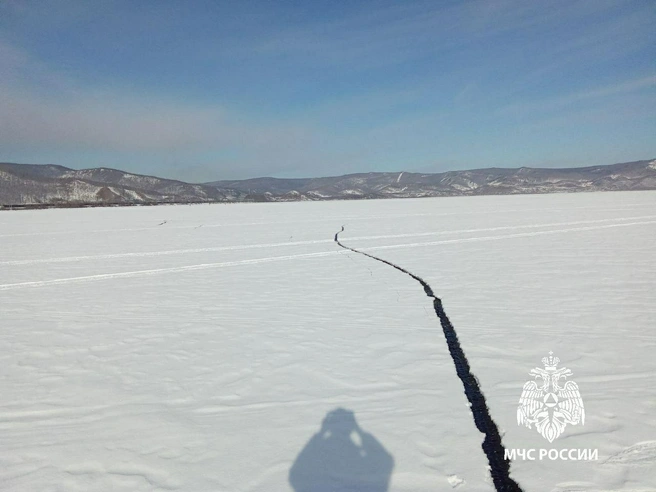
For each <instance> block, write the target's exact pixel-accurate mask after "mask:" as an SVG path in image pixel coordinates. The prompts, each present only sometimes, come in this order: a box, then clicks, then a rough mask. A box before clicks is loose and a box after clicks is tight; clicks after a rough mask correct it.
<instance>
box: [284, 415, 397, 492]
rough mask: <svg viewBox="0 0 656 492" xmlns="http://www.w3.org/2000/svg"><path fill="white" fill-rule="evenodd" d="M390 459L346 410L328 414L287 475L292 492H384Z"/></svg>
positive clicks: (392, 459)
mask: <svg viewBox="0 0 656 492" xmlns="http://www.w3.org/2000/svg"><path fill="white" fill-rule="evenodd" d="M393 468H394V458H392V455H391V454H389V453H388V452H387V450H385V448H384V447H383V446H382V445H381V444H380V442H378V440H377V439H376V438H375V437H374V436H372V435H371V434H369V433H367V432H364V431H363V430H362V429H360V427H359V426H358V423H357V421H356V420H355V415H354V414H353V412H352V411H350V410H345V409H343V408H337V409H335V410H332V411H331V412H328V414H327V415H326V417H325V418H324V420H323V424H322V425H321V430H320V431H319V432H318V433H316V434H315V435H314V436H312V438H311V439H310V440H309V441H308V443H307V444H306V445H305V447H304V448H303V450H302V451H301V452H300V454H299V455H298V457H297V458H296V461H295V462H294V464H293V465H292V468H291V470H290V471H289V483H290V484H291V486H292V488H293V489H294V491H295V492H386V491H387V490H388V488H389V481H390V476H391V474H392V469H393Z"/></svg>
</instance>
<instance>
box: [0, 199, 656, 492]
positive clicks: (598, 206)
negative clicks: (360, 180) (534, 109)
mask: <svg viewBox="0 0 656 492" xmlns="http://www.w3.org/2000/svg"><path fill="white" fill-rule="evenodd" d="M342 225H344V226H345V231H344V232H343V233H342V234H341V236H340V239H341V240H342V241H343V242H344V243H345V244H346V245H348V246H351V247H354V248H359V249H362V250H364V251H367V252H369V253H371V254H374V255H378V256H380V257H382V258H385V259H387V260H390V261H392V262H395V263H396V264H398V265H400V266H402V267H404V268H407V269H408V270H410V271H411V272H413V273H415V274H416V275H419V276H420V277H422V278H424V279H425V280H426V281H428V282H429V283H430V285H431V286H432V288H433V290H434V292H435V293H436V295H437V296H439V297H441V298H442V300H443V303H444V308H445V310H446V313H447V314H448V315H449V317H450V319H451V321H452V322H453V325H454V327H455V329H456V331H457V333H458V336H459V338H460V342H461V344H462V347H463V349H464V351H465V354H466V355H467V357H468V359H469V363H470V365H471V368H472V372H473V373H474V374H475V375H476V376H477V378H478V379H479V381H480V384H481V388H482V390H483V393H484V394H485V396H486V399H487V403H488V406H489V408H490V412H491V415H492V417H493V418H494V420H495V421H496V423H497V425H498V426H499V428H500V430H501V432H502V434H503V442H504V445H505V446H506V448H513V449H515V448H517V449H532V448H534V449H538V450H539V449H541V448H545V449H557V450H561V449H598V453H599V460H597V461H562V460H549V459H543V460H535V461H528V460H519V459H517V460H515V461H513V463H512V466H511V474H512V476H513V478H514V479H515V480H516V481H517V482H518V483H519V484H520V485H521V486H522V487H523V489H524V490H525V491H558V492H565V491H575V490H576V491H579V490H580V491H611V490H614V491H615V490H623V491H646V490H656V473H654V470H655V469H656V383H655V381H656V358H655V357H654V351H655V349H656V335H655V331H654V325H655V323H656V303H655V302H654V299H655V295H654V293H656V254H655V246H654V245H655V244H656V193H655V192H616V193H587V194H557V195H533V196H489V197H458V198H431V199H428V198H425V199H406V200H375V201H350V202H345V201H342V202H298V203H272V204H240V205H194V206H162V207H130V208H99V209H98V208H97V209H75V210H39V211H21V212H5V213H2V214H0V245H1V246H2V249H1V251H2V256H1V258H0V299H1V302H0V309H1V310H2V311H1V312H2V315H1V316H0V358H1V364H0V368H1V369H0V371H2V377H0V395H2V396H1V397H0V432H1V435H2V444H1V445H0V490H3V491H5V490H6V491H26V490H30V491H49V492H54V491H107V490H112V491H154V490H182V491H194V492H195V491H199V492H200V491H212V492H216V491H268V492H276V491H281V492H284V491H293V490H294V489H293V488H292V485H290V482H289V476H290V469H292V466H293V465H294V463H295V462H296V461H297V458H299V459H298V461H297V465H296V469H297V470H300V471H301V472H302V473H301V474H303V473H305V475H306V476H312V474H317V475H320V474H321V466H320V465H317V462H316V456H319V457H321V459H322V463H324V464H325V463H329V464H331V466H337V465H339V466H342V467H344V469H343V470H337V475H339V476H341V477H342V478H341V479H342V480H344V482H342V483H348V482H349V480H351V481H354V482H355V481H356V480H357V479H361V478H362V477H356V475H358V473H359V472H361V471H362V470H368V472H367V473H368V474H369V475H368V476H369V478H373V479H375V478H376V477H379V478H380V479H381V483H383V482H385V479H386V477H387V475H388V473H389V472H390V466H389V461H390V460H386V458H385V456H389V455H391V457H392V458H393V469H392V470H391V478H390V479H389V491H398V492H422V491H435V490H452V489H457V490H459V491H490V490H493V487H492V484H491V480H490V478H489V473H488V472H487V460H486V458H485V455H484V454H483V451H482V449H481V442H482V434H481V433H480V432H479V431H478V430H477V429H476V427H475V426H474V422H473V419H472V416H471V413H470V410H469V407H468V403H467V400H466V397H465V395H464V393H463V389H462V384H461V382H460V380H459V379H458V378H457V376H456V373H455V369H454V366H453V362H452V360H451V357H450V356H449V352H448V350H447V347H446V343H445V340H444V336H443V334H442V330H441V327H440V325H439V322H438V320H437V318H436V316H435V312H434V311H433V307H432V303H431V299H429V298H428V297H426V295H425V294H424V292H423V290H422V288H421V286H420V285H419V284H418V283H417V282H416V281H414V280H413V279H411V278H410V277H408V276H407V275H404V274H403V273H401V272H399V271H397V270H395V269H393V268H391V267H389V266H387V265H384V264H382V263H380V262H376V261H374V260H372V259H370V258H366V257H364V256H362V255H358V254H356V253H352V252H347V251H345V250H342V249H340V248H339V247H338V246H337V245H336V244H335V243H334V242H333V236H334V234H335V232H337V231H338V230H339V229H340V228H341V226H342ZM549 351H553V352H554V355H556V356H558V357H559V358H560V359H561V365H564V366H566V367H568V368H569V369H571V370H572V372H573V376H572V379H573V380H574V381H576V382H577V383H578V385H579V388H580V391H581V395H582V398H583V401H584V404H585V411H586V420H585V425H577V426H572V425H570V426H568V427H567V428H566V430H565V432H564V433H563V435H562V436H560V437H559V438H558V439H557V440H556V441H554V442H553V443H549V442H548V441H546V440H545V439H544V438H543V437H542V436H540V435H539V434H538V433H537V432H536V431H535V429H533V430H531V429H527V428H526V427H519V426H518V425H517V420H516V410H517V404H518V400H519V396H520V394H521V391H522V386H523V384H524V383H525V382H526V381H528V380H530V379H532V378H531V377H530V376H529V374H528V372H529V370H530V369H532V368H534V367H542V364H541V362H540V360H541V358H542V357H544V356H546V355H547V353H548V352H549ZM338 408H343V409H346V410H349V411H352V412H353V415H354V417H355V420H356V421H357V423H358V425H359V429H361V431H360V432H359V433H357V432H354V433H352V434H351V436H350V440H349V439H346V440H344V439H342V440H341V441H339V438H343V436H341V437H340V436H339V432H338V431H339V428H338V427H334V428H331V429H332V430H331V432H332V435H331V437H329V433H322V432H321V425H322V421H323V420H324V418H325V417H326V416H327V415H328V414H329V412H332V411H334V410H335V409H338ZM324 430H325V429H324ZM313 436H314V439H313V441H311V442H310V445H308V448H312V446H311V445H317V446H318V447H319V448H321V446H323V448H322V449H323V450H321V449H320V450H319V451H317V452H318V454H316V455H315V461H312V459H301V458H300V457H299V454H300V453H301V451H302V450H303V448H304V447H305V446H306V444H308V442H309V441H310V439H311V438H313ZM331 439H332V441H331ZM371 439H374V440H375V442H376V443H378V444H376V445H375V446H373V447H368V446H369V445H368V444H367V443H368V442H369V441H371ZM331 442H332V445H329V444H330V443H331ZM335 443H337V444H338V446H336V445H335ZM340 446H341V448H340ZM381 447H382V448H384V451H383V450H382V448H381ZM313 449H315V450H316V449H317V448H316V447H315V448H313ZM354 449H355V451H356V454H357V453H359V455H358V456H365V455H366V456H365V458H363V463H364V462H365V461H366V459H369V462H367V463H368V464H367V463H365V464H360V462H359V461H358V460H359V458H357V459H355V458H352V456H356V455H353V454H349V453H352V452H353V450H354ZM321 453H323V454H321ZM331 453H332V454H331ZM303 456H304V457H305V458H307V456H308V454H307V453H305V454H304V455H303ZM344 457H351V458H348V459H346V458H344ZM335 464H337V465H335ZM324 478H325V477H324ZM358 483H359V482H358ZM299 490H301V489H299ZM302 490H305V489H302ZM310 490H311V489H310ZM316 490H319V489H318V488H317V489H316ZM343 490H358V491H366V490H371V491H372V492H373V491H376V492H383V491H384V490H386V489H385V488H384V487H383V488H380V487H379V488H374V487H373V486H372V487H371V488H369V489H367V488H366V487H365V486H364V485H362V484H360V485H355V486H354V487H353V488H348V489H347V488H343Z"/></svg>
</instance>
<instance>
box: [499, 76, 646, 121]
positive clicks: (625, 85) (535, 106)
mask: <svg viewBox="0 0 656 492" xmlns="http://www.w3.org/2000/svg"><path fill="white" fill-rule="evenodd" d="M654 88H656V75H650V76H647V77H641V78H638V79H634V80H625V81H622V82H619V83H615V84H611V85H605V86H602V87H593V88H589V89H587V90H584V91H579V92H574V93H571V94H565V95H561V96H557V97H552V98H548V99H542V100H538V101H527V102H520V103H514V104H510V105H507V106H505V107H503V108H501V109H500V110H499V111H498V113H499V114H502V115H506V116H525V115H528V114H531V115H535V113H549V112H553V111H558V110H562V109H563V108H571V107H574V106H576V105H578V104H580V103H584V102H587V101H590V100H595V99H597V100H599V99H605V98H609V97H612V96H617V95H624V94H631V93H634V92H638V91H643V90H645V89H647V90H649V89H654Z"/></svg>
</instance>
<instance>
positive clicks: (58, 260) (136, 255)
mask: <svg viewBox="0 0 656 492" xmlns="http://www.w3.org/2000/svg"><path fill="white" fill-rule="evenodd" d="M642 219H656V216H654V215H646V216H641V217H622V218H616V219H600V220H584V221H574V222H553V223H548V224H526V225H518V226H502V227H486V228H478V229H460V230H451V231H433V232H421V233H414V234H388V235H379V236H360V237H352V238H349V240H350V241H365V240H376V239H401V238H410V237H429V236H438V235H449V234H468V233H475V232H494V231H508V230H517V229H539V228H543V227H559V226H569V225H582V224H599V223H604V222H611V221H612V222H617V221H629V220H642ZM649 223H652V222H633V223H630V224H626V225H635V224H649ZM617 225H618V226H621V225H625V224H617ZM611 226H613V224H611ZM571 230H585V229H571ZM567 231H569V230H567ZM551 232H552V231H544V233H551ZM561 232H566V231H562V230H561ZM530 234H532V233H522V234H520V235H515V236H487V237H482V238H465V239H467V240H468V241H483V240H490V239H491V238H494V237H498V238H499V239H506V238H510V237H523V236H524V235H530ZM462 241H463V239H453V240H447V241H439V242H430V243H417V244H424V245H436V244H448V243H449V242H462ZM332 242H333V241H332V240H331V239H318V240H313V241H290V242H281V243H268V244H243V245H236V246H221V247H216V248H194V249H177V250H169V251H147V252H139V253H137V252H134V253H115V254H104V255H86V256H68V257H63V258H39V259H26V260H10V261H0V266H2V265H6V266H18V265H36V264H46V263H68V262H77V261H86V260H109V259H114V258H146V257H151V256H153V257H155V256H169V255H185V254H196V253H216V252H221V251H240V250H249V249H269V248H281V247H286V246H308V245H313V244H328V243H332ZM405 246H414V245H399V246H398V247H405ZM387 247H388V248H389V247H394V246H387ZM378 248H383V247H382V246H379V247H378Z"/></svg>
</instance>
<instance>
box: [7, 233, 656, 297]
mask: <svg viewBox="0 0 656 492" xmlns="http://www.w3.org/2000/svg"><path fill="white" fill-rule="evenodd" d="M647 224H656V221H643V222H627V223H621V224H607V225H599V226H590V227H573V228H567V229H554V230H549V231H536V232H524V233H517V234H507V235H501V236H481V237H471V238H460V239H446V240H442V241H431V242H421V243H405V244H393V245H387V246H370V247H366V246H365V247H361V249H366V250H367V251H374V250H386V249H399V248H417V247H425V246H437V245H442V244H457V243H469V242H482V241H499V240H503V239H514V238H523V237H535V236H543V235H551V234H564V233H568V232H585V231H593V230H598V229H611V228H616V227H630V226H636V225H647ZM376 237H378V238H381V236H376ZM392 237H398V235H396V236H392ZM359 239H361V240H362V239H364V238H363V237H361V238H359ZM324 242H326V240H319V241H316V242H315V241H310V242H309V243H310V244H316V243H324ZM328 242H330V241H328ZM307 243H308V242H305V243H304V244H307ZM279 244H280V243H279ZM254 247H257V245H255V246H254ZM230 249H231V247H226V249H225V250H230ZM236 249H243V247H236ZM210 250H211V249H210ZM197 251H200V250H195V251H194V252H197ZM341 253H342V252H341V251H324V252H318V253H301V254H295V255H284V256H270V257H264V258H254V259H248V260H238V261H224V262H216V263H201V264H198V265H187V266H181V267H170V268H154V269H148V270H135V271H130V272H117V273H102V274H97V275H84V276H80V277H69V278H60V279H53V280H35V281H30V282H17V283H11V284H0V291H2V290H11V289H18V288H24V287H44V286H48V285H57V284H68V283H72V282H89V281H94V280H107V279H115V278H128V277H137V276H149V275H160V274H166V273H181V272H188V271H194V270H207V269H212V268H226V267H233V266H242V265H256V264H259V263H268V262H274V261H287V260H295V259H304V258H319V257H322V256H331V255H335V254H341ZM164 254H174V253H171V252H164ZM121 256H122V255H119V256H118V257H121ZM127 256H159V255H158V253H157V252H155V253H150V254H149V253H143V254H142V253H129V254H127ZM99 257H100V258H113V257H116V256H114V255H99ZM82 258H83V259H84V258H85V257H82ZM87 258H88V257H87ZM62 260H63V259H62ZM18 261H36V262H39V260H18ZM65 261H68V260H67V259H66V260H65ZM25 264H29V263H25Z"/></svg>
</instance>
